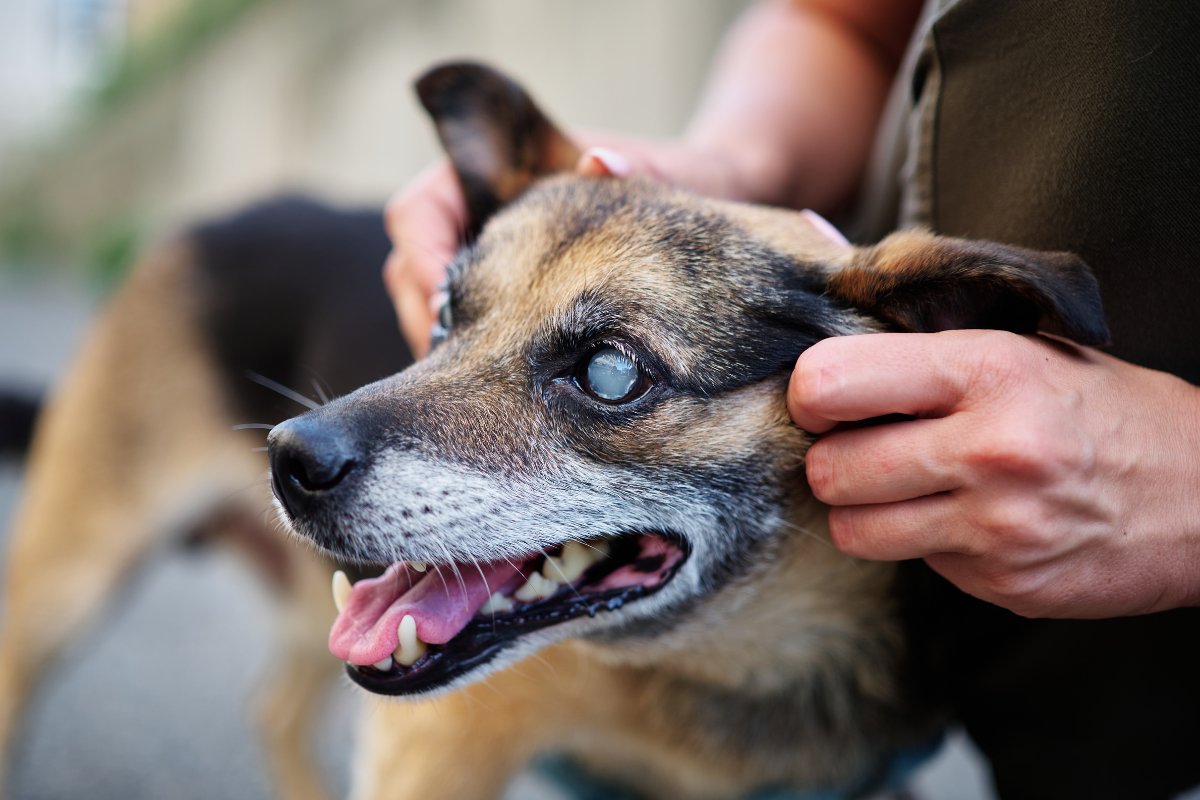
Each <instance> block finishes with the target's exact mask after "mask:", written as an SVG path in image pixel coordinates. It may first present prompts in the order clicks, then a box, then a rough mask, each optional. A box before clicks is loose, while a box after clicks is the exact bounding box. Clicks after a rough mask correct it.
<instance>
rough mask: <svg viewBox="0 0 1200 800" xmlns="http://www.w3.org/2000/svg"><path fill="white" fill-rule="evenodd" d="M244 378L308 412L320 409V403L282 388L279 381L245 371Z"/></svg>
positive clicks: (292, 390) (284, 387) (293, 390)
mask: <svg viewBox="0 0 1200 800" xmlns="http://www.w3.org/2000/svg"><path fill="white" fill-rule="evenodd" d="M246 377H247V378H249V379H250V380H252V381H254V382H255V383H257V384H258V385H259V386H262V387H264V388H266V389H270V390H271V391H273V392H275V393H276V394H279V395H282V396H283V397H286V398H287V399H288V400H291V401H292V402H294V403H298V404H299V405H302V406H304V407H305V408H307V409H309V410H313V409H317V408H320V407H321V405H320V403H318V402H317V401H315V400H313V399H312V398H311V397H305V396H304V395H302V394H300V393H299V392H297V391H296V390H295V389H289V388H288V387H287V386H284V385H283V384H282V383H280V382H279V381H275V380H271V379H270V378H268V377H267V376H265V375H259V374H258V373H257V372H253V371H249V370H247V372H246Z"/></svg>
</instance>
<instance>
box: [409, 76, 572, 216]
mask: <svg viewBox="0 0 1200 800" xmlns="http://www.w3.org/2000/svg"><path fill="white" fill-rule="evenodd" d="M416 89H417V96H418V97H419V98H420V100H421V104H422V105H424V106H425V110H426V111H428V112H429V114H430V116H432V117H433V121H434V124H435V125H436V127H437V132H438V137H439V138H440V139H441V142H442V146H443V147H444V148H445V150H446V153H447V154H448V155H449V156H450V161H451V163H453V165H454V169H455V172H457V173H458V179H459V182H460V183H461V184H462V189H463V194H464V195H465V197H466V200H467V215H468V226H467V231H466V233H467V235H468V236H469V237H470V238H474V237H475V235H477V234H478V233H479V229H480V228H482V227H483V223H484V222H486V221H487V219H488V217H490V216H491V215H492V214H493V213H494V212H495V211H496V210H497V209H498V208H500V207H501V206H502V205H504V204H505V203H507V202H508V201H510V200H512V199H513V198H515V197H516V196H517V195H519V194H520V193H521V192H522V191H524V189H525V188H526V187H527V186H528V185H529V184H530V183H532V182H533V180H534V179H535V178H537V177H539V176H541V175H546V174H549V173H553V172H560V171H563V170H569V169H573V168H574V167H575V164H576V162H578V161H579V156H580V155H581V151H580V149H579V148H578V147H577V146H576V145H575V144H574V143H573V142H572V141H571V140H570V139H568V138H567V137H566V136H565V135H564V134H563V133H562V132H561V131H560V130H559V129H558V128H557V127H556V126H555V125H554V123H553V122H551V121H550V120H549V119H548V118H547V117H546V115H545V114H543V113H542V111H541V109H539V108H538V107H537V105H536V104H535V103H534V102H533V99H532V98H530V97H529V95H528V94H527V93H526V92H525V90H524V89H522V88H521V87H520V86H518V85H517V84H516V83H515V82H513V81H512V80H510V79H509V78H507V77H506V76H504V75H502V74H501V73H499V72H497V71H496V70H494V69H492V68H491V67H487V66H484V65H482V64H475V63H470V62H455V63H450V64H442V65H440V66H437V67H434V68H433V69H431V70H429V71H428V72H426V73H425V74H424V75H423V76H421V77H420V78H419V79H418V80H417V83H416Z"/></svg>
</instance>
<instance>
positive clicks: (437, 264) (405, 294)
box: [383, 161, 467, 356]
mask: <svg viewBox="0 0 1200 800" xmlns="http://www.w3.org/2000/svg"><path fill="white" fill-rule="evenodd" d="M466 217H467V210H466V202H465V201H464V199H463V196H462V190H461V189H460V188H459V186H458V182H457V179H456V178H455V176H454V171H453V168H452V167H451V166H450V164H449V162H447V161H443V162H440V163H438V164H435V165H434V166H433V167H431V168H430V169H428V170H426V171H425V172H424V173H423V174H421V175H420V176H419V177H417V178H416V179H415V180H414V181H413V182H412V183H411V184H409V185H408V186H407V187H405V188H404V189H403V190H401V191H400V192H399V193H397V195H396V196H395V197H394V198H393V199H392V200H391V201H390V202H389V203H388V206H387V210H386V211H385V213H384V220H385V225H386V227H387V232H388V236H390V237H391V239H392V245H393V249H392V253H391V255H390V256H389V257H388V259H387V262H386V263H385V264H384V269H383V277H384V283H385V285H386V286H387V289H388V293H389V295H390V296H391V298H392V303H393V305H395V307H396V313H397V315H398V316H399V318H400V328H401V330H402V331H403V332H404V336H405V338H406V339H407V340H408V342H409V346H410V347H411V348H412V349H413V353H414V354H415V355H418V356H420V355H423V354H424V353H425V351H426V350H428V348H429V332H430V328H431V326H432V325H433V321H434V318H433V313H432V312H431V311H430V308H429V303H430V298H431V297H432V296H433V294H434V292H435V291H436V290H437V287H438V286H439V285H440V284H441V283H442V282H443V281H444V280H445V277H446V265H447V264H448V263H449V262H450V260H451V259H452V258H453V257H454V254H455V253H456V252H457V250H458V247H459V245H460V243H461V241H462V232H463V230H464V229H465V227H466V222H467V218H466Z"/></svg>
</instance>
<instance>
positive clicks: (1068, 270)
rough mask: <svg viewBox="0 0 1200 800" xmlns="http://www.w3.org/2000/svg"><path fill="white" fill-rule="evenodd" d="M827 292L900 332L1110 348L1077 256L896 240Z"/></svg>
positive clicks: (923, 236) (871, 251) (1094, 291)
mask: <svg viewBox="0 0 1200 800" xmlns="http://www.w3.org/2000/svg"><path fill="white" fill-rule="evenodd" d="M827 291H828V293H829V294H830V295H832V296H833V297H836V298H838V299H840V300H843V301H845V302H846V303H848V304H850V305H852V306H854V307H856V308H860V309H862V310H864V311H866V312H868V313H870V314H872V315H873V316H875V317H878V318H880V319H882V320H884V321H886V322H890V323H892V324H894V325H896V326H897V327H898V328H899V329H901V330H908V331H941V330H951V329H955V328H995V329H999V330H1010V331H1015V332H1017V333H1033V332H1034V331H1038V330H1042V331H1046V332H1048V333H1055V334H1059V335H1062V336H1066V337H1068V338H1070V339H1073V340H1075V341H1076V342H1079V343H1080V344H1087V345H1100V344H1105V343H1107V342H1108V326H1107V325H1106V323H1105V321H1104V311H1103V308H1102V306H1101V303H1100V290H1099V287H1098V286H1097V284H1096V279H1095V277H1093V275H1092V272H1091V270H1090V269H1089V268H1088V266H1087V265H1086V264H1085V263H1083V261H1082V260H1081V259H1080V258H1079V257H1077V256H1075V255H1073V254H1071V253H1049V252H1040V251H1036V250H1024V249H1021V248H1018V247H1009V246H1006V245H999V244H994V243H991V242H978V241H969V240H964V239H951V238H947V237H941V236H934V235H932V234H928V233H922V232H903V233H896V234H892V235H891V236H889V237H888V238H886V239H884V240H883V241H882V242H880V243H879V244H877V245H875V246H873V247H865V248H861V249H858V250H856V251H855V252H854V254H853V256H851V258H850V260H849V263H848V264H847V265H846V266H845V267H844V268H842V269H841V270H839V271H838V272H837V273H836V274H834V275H833V277H831V278H830V280H829V284H828V287H827Z"/></svg>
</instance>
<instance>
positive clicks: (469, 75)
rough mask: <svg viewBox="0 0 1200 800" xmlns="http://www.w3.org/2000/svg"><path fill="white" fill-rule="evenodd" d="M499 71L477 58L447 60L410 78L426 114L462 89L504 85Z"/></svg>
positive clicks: (443, 107) (452, 100)
mask: <svg viewBox="0 0 1200 800" xmlns="http://www.w3.org/2000/svg"><path fill="white" fill-rule="evenodd" d="M510 83H511V81H509V79H508V78H507V77H506V76H505V75H504V74H502V73H501V72H499V71H497V70H495V69H493V68H492V67H489V66H487V65H486V64H481V63H479V62H477V61H447V62H443V63H441V64H437V65H435V66H433V67H431V68H430V69H428V70H426V71H425V73H424V74H422V75H421V76H420V77H419V78H417V80H416V81H415V82H414V84H413V85H414V88H415V89H416V92H417V98H418V99H419V100H420V101H421V105H423V106H424V107H425V110H426V111H428V112H429V113H430V114H433V115H435V116H436V115H437V114H440V113H443V112H445V111H446V110H447V108H448V107H449V106H452V105H454V104H455V103H456V102H457V101H459V100H460V98H462V97H464V95H465V94H466V93H474V94H479V93H480V92H481V90H484V89H485V88H488V87H501V86H503V87H507V86H508V85H509V84H510Z"/></svg>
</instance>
